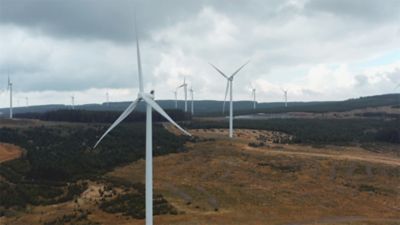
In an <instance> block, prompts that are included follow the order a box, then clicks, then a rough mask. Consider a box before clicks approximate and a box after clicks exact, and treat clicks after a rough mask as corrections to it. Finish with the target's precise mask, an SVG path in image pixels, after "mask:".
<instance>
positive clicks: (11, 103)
mask: <svg viewBox="0 0 400 225" xmlns="http://www.w3.org/2000/svg"><path fill="white" fill-rule="evenodd" d="M12 88H13V83H12V82H11V79H10V76H8V83H7V89H8V90H9V91H10V119H12V118H13V92H12V90H13V89H12Z"/></svg>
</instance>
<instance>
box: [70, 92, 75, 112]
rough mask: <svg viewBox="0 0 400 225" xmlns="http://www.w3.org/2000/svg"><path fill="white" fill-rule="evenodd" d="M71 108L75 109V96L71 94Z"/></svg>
mask: <svg viewBox="0 0 400 225" xmlns="http://www.w3.org/2000/svg"><path fill="white" fill-rule="evenodd" d="M71 109H75V96H73V95H72V96H71Z"/></svg>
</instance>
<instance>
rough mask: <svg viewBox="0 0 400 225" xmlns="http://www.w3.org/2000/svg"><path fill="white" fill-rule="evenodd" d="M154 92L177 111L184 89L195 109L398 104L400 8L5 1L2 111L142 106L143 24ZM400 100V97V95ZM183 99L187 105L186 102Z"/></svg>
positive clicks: (388, 2) (254, 0) (390, 4)
mask: <svg viewBox="0 0 400 225" xmlns="http://www.w3.org/2000/svg"><path fill="white" fill-rule="evenodd" d="M135 11H136V14H137V20H138V25H139V33H138V34H139V38H140V41H141V51H142V62H143V71H144V80H145V85H146V90H150V89H155V91H156V92H155V93H156V98H157V99H172V98H173V93H172V91H173V90H174V89H175V88H176V87H177V86H178V85H180V84H181V83H182V81H183V78H184V77H185V76H186V80H187V81H188V82H189V84H190V85H191V86H193V89H194V90H195V98H196V99H219V100H221V99H223V97H224V89H225V85H226V81H225V80H224V78H223V77H222V76H221V75H219V74H218V73H217V72H216V71H215V70H213V68H211V67H210V65H209V64H208V63H209V62H210V63H213V64H215V65H216V66H217V67H219V68H220V69H221V70H222V71H224V72H225V73H227V74H230V73H232V72H233V71H235V70H236V69H237V68H238V67H239V66H240V65H242V64H243V63H245V62H246V61H247V60H251V61H250V63H249V64H248V65H247V66H246V67H245V68H244V69H243V70H242V71H241V72H240V73H239V74H238V75H237V77H235V81H234V99H235V100H247V99H250V96H251V91H250V87H251V86H252V85H253V86H254V87H255V88H256V89H257V96H258V100H259V101H268V102H270V101H274V102H275V101H282V99H283V93H282V91H281V88H283V89H288V90H289V93H288V95H289V101H310V100H342V99H347V98H356V97H359V96H366V95H376V94H384V93H392V92H395V90H394V89H395V87H396V85H397V84H399V83H400V13H399V12H400V1H399V0H385V1H376V0H286V1H285V0H268V1H267V0H243V1H241V0H237V1H233V0H218V1H217V0H214V1H211V0H208V1H207V0H205V1H200V0H192V1H189V0H168V1H166V0H158V1H149V0H146V1H133V0H69V1H65V0H0V90H2V92H1V93H0V107H5V106H7V105H8V96H7V93H6V92H5V88H6V86H7V75H8V74H9V75H10V77H11V78H12V81H13V83H14V90H15V99H14V101H15V103H16V104H17V105H18V103H19V105H21V106H23V105H24V104H25V97H26V96H29V101H30V104H35V105H36V104H49V103H61V104H69V103H70V96H71V95H75V96H76V104H84V103H100V102H103V101H105V98H106V97H105V95H106V94H105V93H106V92H109V93H110V100H111V101H128V100H133V99H135V98H136V96H137V94H136V92H137V90H138V78H137V64H136V52H135V31H134V12H135ZM399 91H400V89H397V92H399ZM179 97H180V98H182V97H183V92H182V90H181V91H180V93H179Z"/></svg>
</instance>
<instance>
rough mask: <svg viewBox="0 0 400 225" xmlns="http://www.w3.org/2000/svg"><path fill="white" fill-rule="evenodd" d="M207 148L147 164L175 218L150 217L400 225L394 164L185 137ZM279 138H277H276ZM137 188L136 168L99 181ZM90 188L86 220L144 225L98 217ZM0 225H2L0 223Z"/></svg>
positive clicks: (28, 217)
mask: <svg viewBox="0 0 400 225" xmlns="http://www.w3.org/2000/svg"><path fill="white" fill-rule="evenodd" d="M190 132H191V133H193V134H195V135H197V136H201V137H203V138H216V140H215V141H202V142H197V143H187V148H188V149H189V150H188V151H187V152H183V153H176V154H169V155H165V156H159V157H156V158H154V188H155V192H156V193H161V194H163V195H164V196H165V198H166V199H167V200H168V201H169V202H170V203H171V204H172V205H174V207H176V208H177V209H178V211H179V212H180V214H179V215H163V216H155V219H154V220H155V222H154V223H155V224H165V225H200V224H201V225H203V224H207V225H208V224H224V225H225V224H226V225H238V224H243V225H253V224H254V225H255V224H273V225H275V224H276V225H278V224H279V225H294V224H301V225H308V224H310V225H311V224H343V225H344V224H346V225H361V224H367V225H384V224H386V225H394V224H400V216H399V215H400V205H399V202H400V181H399V179H400V164H399V163H400V158H399V157H398V156H396V155H394V154H393V153H373V152H369V151H366V150H364V149H362V148H359V147H337V146H328V147H325V148H312V147H310V146H301V145H283V144H269V145H268V146H267V147H262V148H251V147H249V146H248V143H249V142H251V141H254V140H255V138H256V137H257V136H259V135H260V134H263V135H267V134H269V133H268V132H267V133H265V132H264V131H256V132H254V131H252V130H236V134H239V135H237V138H235V139H234V140H229V139H228V138H227V137H226V136H227V131H226V130H219V129H215V130H213V131H211V130H191V131H190ZM279 135H281V134H279ZM107 176H109V177H113V178H119V179H123V180H126V181H131V182H144V161H143V160H141V161H137V162H135V163H132V164H129V165H127V166H123V167H120V168H117V169H115V170H114V171H112V172H110V173H108V174H107ZM103 186H104V184H101V183H93V182H92V183H90V184H89V188H88V190H87V191H85V192H84V193H83V194H82V195H81V196H80V197H79V198H78V200H77V202H78V203H79V207H80V208H81V209H84V210H89V211H90V212H91V214H90V215H89V216H88V219H89V220H90V221H93V222H98V223H101V224H137V225H139V224H140V225H141V224H144V220H136V219H131V218H128V217H124V216H121V215H120V214H109V213H105V212H103V211H101V210H100V209H99V208H98V206H97V205H96V200H98V199H99V194H98V189H101V188H103ZM76 207H77V203H75V202H73V201H71V202H67V203H62V204H57V205H51V206H40V207H34V208H33V209H32V210H31V211H30V212H29V213H21V214H20V215H18V216H17V217H15V218H17V219H16V220H15V218H14V220H11V219H10V220H8V221H7V223H5V224H41V223H43V221H49V220H52V219H54V218H57V217H61V216H62V215H65V214H70V213H71V212H73V211H74V209H76ZM0 222H2V221H1V220H0Z"/></svg>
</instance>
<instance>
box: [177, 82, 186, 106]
mask: <svg viewBox="0 0 400 225" xmlns="http://www.w3.org/2000/svg"><path fill="white" fill-rule="evenodd" d="M182 87H183V91H184V92H185V112H187V83H186V78H185V77H184V78H183V84H182V85H180V86H179V87H178V88H182Z"/></svg>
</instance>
